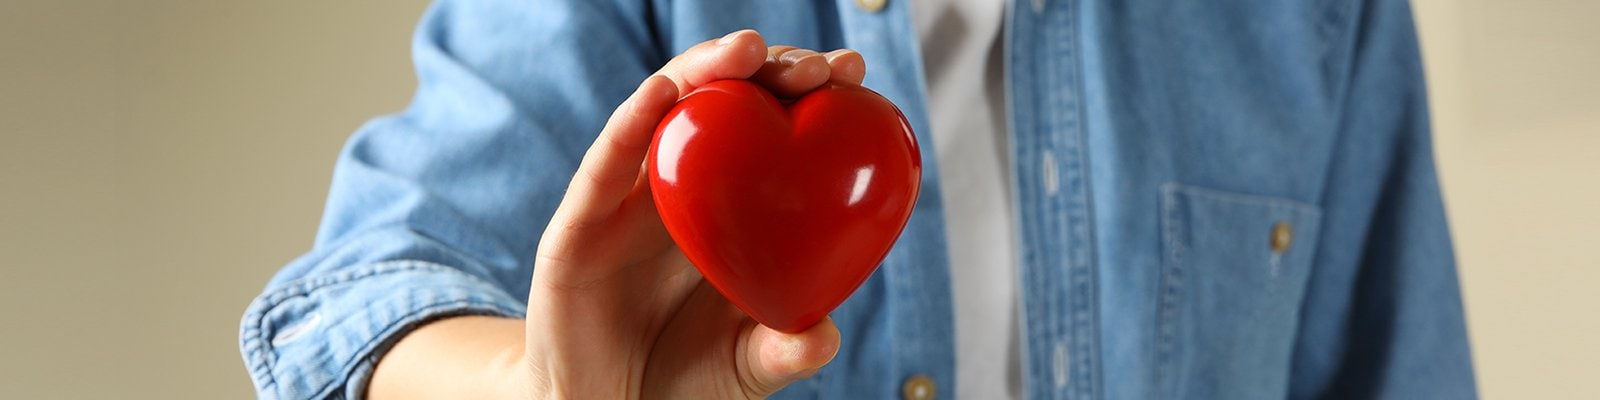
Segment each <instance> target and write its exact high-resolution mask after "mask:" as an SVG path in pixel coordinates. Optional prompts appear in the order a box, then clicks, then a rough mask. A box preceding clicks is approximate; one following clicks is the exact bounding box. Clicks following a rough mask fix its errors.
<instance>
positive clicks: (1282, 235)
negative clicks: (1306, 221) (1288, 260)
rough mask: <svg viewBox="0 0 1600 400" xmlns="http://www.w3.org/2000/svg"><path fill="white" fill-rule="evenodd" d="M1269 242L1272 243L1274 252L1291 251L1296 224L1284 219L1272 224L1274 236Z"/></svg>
mask: <svg viewBox="0 0 1600 400" xmlns="http://www.w3.org/2000/svg"><path fill="white" fill-rule="evenodd" d="M1269 243H1270V244H1271V245H1272V252H1273V253H1278V254H1283V252H1286V251H1289V245H1291V244H1294V226H1293V225H1289V223H1288V222H1284V221H1278V223H1276V224H1272V238H1271V240H1270V241H1269Z"/></svg>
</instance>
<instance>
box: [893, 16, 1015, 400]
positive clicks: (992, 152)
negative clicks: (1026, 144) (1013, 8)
mask: <svg viewBox="0 0 1600 400" xmlns="http://www.w3.org/2000/svg"><path fill="white" fill-rule="evenodd" d="M1005 3H1006V2H1003V1H996V0H919V1H916V2H913V3H912V4H911V12H912V21H913V23H914V24H915V25H916V29H917V37H918V38H919V39H920V43H921V44H922V60H923V69H924V71H925V73H926V74H927V76H926V78H927V82H928V111H929V112H928V114H929V117H930V119H931V122H932V123H933V132H932V137H933V142H934V149H935V151H936V153H937V155H938V165H939V183H940V185H941V187H942V189H943V190H942V192H943V193H941V195H943V196H944V216H945V226H946V228H947V230H948V234H949V239H950V278H951V286H952V289H953V290H954V296H955V299H954V303H955V339H956V393H955V395H956V396H955V398H958V399H965V398H978V399H1002V398H1020V397H1021V393H1020V390H1021V387H1022V378H1021V371H1020V369H1021V360H1020V355H1019V351H1018V348H1019V347H1020V343H1019V341H1020V340H1021V338H1020V336H1019V333H1018V328H1017V297H1016V296H1017V294H1016V292H1017V277H1016V273H1017V267H1016V265H1017V261H1016V257H1015V250H1014V249H1015V248H1016V241H1015V232H1016V229H1015V226H1014V222H1013V221H1012V219H1011V207H1012V206H1011V190H1010V182H1011V178H1010V176H1009V174H1010V172H1009V171H1010V168H1009V167H1008V164H1009V157H1008V155H1009V154H1010V149H1009V148H1008V144H1007V143H1006V140H1007V136H1006V135H1007V130H1006V125H1005V124H1006V118H1007V114H1006V109H1005V79H1004V73H1003V70H1002V67H1003V65H1004V64H1002V62H1003V61H1002V60H1003V57H1002V53H1003V51H1002V42H1001V34H1000V32H1001V28H1002V24H1003V22H1004V20H1005Z"/></svg>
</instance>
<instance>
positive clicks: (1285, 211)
mask: <svg viewBox="0 0 1600 400" xmlns="http://www.w3.org/2000/svg"><path fill="white" fill-rule="evenodd" d="M1161 212H1162V244H1163V250H1164V252H1165V254H1164V261H1165V262H1164V265H1163V267H1162V273H1161V280H1162V282H1161V292H1160V296H1161V298H1160V299H1159V304H1160V311H1159V313H1158V318H1159V320H1158V321H1157V327H1158V331H1157V334H1158V335H1157V338H1158V339H1157V340H1159V344H1158V353H1157V354H1158V358H1159V367H1158V368H1160V370H1159V374H1160V376H1159V380H1158V382H1160V385H1161V392H1162V393H1163V394H1164V396H1163V397H1164V398H1169V399H1266V398H1280V399H1281V398H1283V397H1285V396H1287V395H1288V378H1289V368H1290V362H1291V360H1290V357H1291V354H1292V349H1293V347H1294V338H1295V334H1296V330H1297V328H1298V325H1299V321H1300V303H1301V301H1302V298H1303V297H1304V294H1305V288H1306V279H1307V277H1308V276H1309V275H1310V268H1311V260H1312V254H1313V253H1314V252H1315V250H1316V244H1317V225H1318V221H1319V219H1320V215H1321V212H1320V210H1318V208H1317V207H1316V206H1313V205H1309V204H1304V203H1299V202H1294V201H1290V200H1286V199H1281V198H1274V197H1264V196H1252V195H1244V194H1236V193H1229V192H1223V191H1217V190H1210V189H1204V188H1198V187H1193V186H1185V185H1179V184H1170V183H1169V184H1166V185H1163V186H1162V188H1161Z"/></svg>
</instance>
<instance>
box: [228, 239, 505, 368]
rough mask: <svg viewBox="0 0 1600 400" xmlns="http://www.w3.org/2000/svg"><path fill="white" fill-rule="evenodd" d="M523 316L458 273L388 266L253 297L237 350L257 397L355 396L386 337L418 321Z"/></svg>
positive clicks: (487, 287) (500, 294) (495, 291)
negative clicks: (449, 317)
mask: <svg viewBox="0 0 1600 400" xmlns="http://www.w3.org/2000/svg"><path fill="white" fill-rule="evenodd" d="M526 313H527V306H526V304H525V303H523V301H522V300H520V299H516V298H513V297H511V296H510V295H509V294H507V293H506V291H505V290H504V289H501V288H500V287H498V286H495V285H493V284H491V283H489V282H488V281H485V280H483V279H481V278H478V277H476V276H473V275H471V274H467V273H465V272H462V271H461V270H458V269H455V268H450V267H446V266H443V265H439V264H434V263H429V262H423V261H413V260H402V261H388V262H381V263H375V264H368V265H364V266H361V267H356V268H350V269H346V270H343V271H339V272H338V273H334V274H328V275H318V276H314V277H309V278H305V279H300V280H296V281H292V282H289V283H288V284H285V285H283V286H281V287H277V288H273V289H271V290H269V291H267V292H266V293H263V294H262V295H261V296H260V297H257V298H256V299H255V301H254V302H252V303H251V304H250V309H249V310H248V311H247V312H246V313H245V315H244V319H243V321H241V322H240V328H239V340H240V349H241V350H240V351H241V352H242V353H243V355H244V361H245V365H246V366H248V368H249V369H250V377H251V379H252V380H254V381H255V388H256V395H257V396H259V397H260V398H262V399H278V398H283V399H308V398H319V399H320V398H327V397H330V396H332V395H334V394H336V393H338V394H342V395H343V396H342V397H344V398H361V397H362V392H364V391H365V389H366V384H367V380H368V379H369V378H370V377H371V375H372V369H373V366H375V365H377V361H378V359H379V358H380V357H382V356H383V354H382V352H383V350H386V348H387V345H388V344H389V341H390V339H391V338H398V337H399V334H401V333H404V332H406V331H407V330H409V329H411V328H413V327H414V326H416V325H418V324H419V323H421V322H426V321H429V320H432V319H436V318H441V317H446V316H453V315H469V314H476V315H494V316H504V317H514V318H520V317H522V316H523V315H525V314H526ZM341 392H342V393H341Z"/></svg>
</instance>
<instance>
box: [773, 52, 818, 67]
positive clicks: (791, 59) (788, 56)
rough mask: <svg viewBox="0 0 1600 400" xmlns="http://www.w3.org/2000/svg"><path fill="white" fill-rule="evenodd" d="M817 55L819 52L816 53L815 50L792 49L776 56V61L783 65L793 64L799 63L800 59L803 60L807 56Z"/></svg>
mask: <svg viewBox="0 0 1600 400" xmlns="http://www.w3.org/2000/svg"><path fill="white" fill-rule="evenodd" d="M818 55H820V54H818V53H817V52H815V51H811V50H806V49H794V50H789V51H786V52H784V53H783V54H782V55H779V56H778V62H781V63H783V64H784V65H795V64H799V63H800V60H804V59H806V58H807V57H815V56H818Z"/></svg>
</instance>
